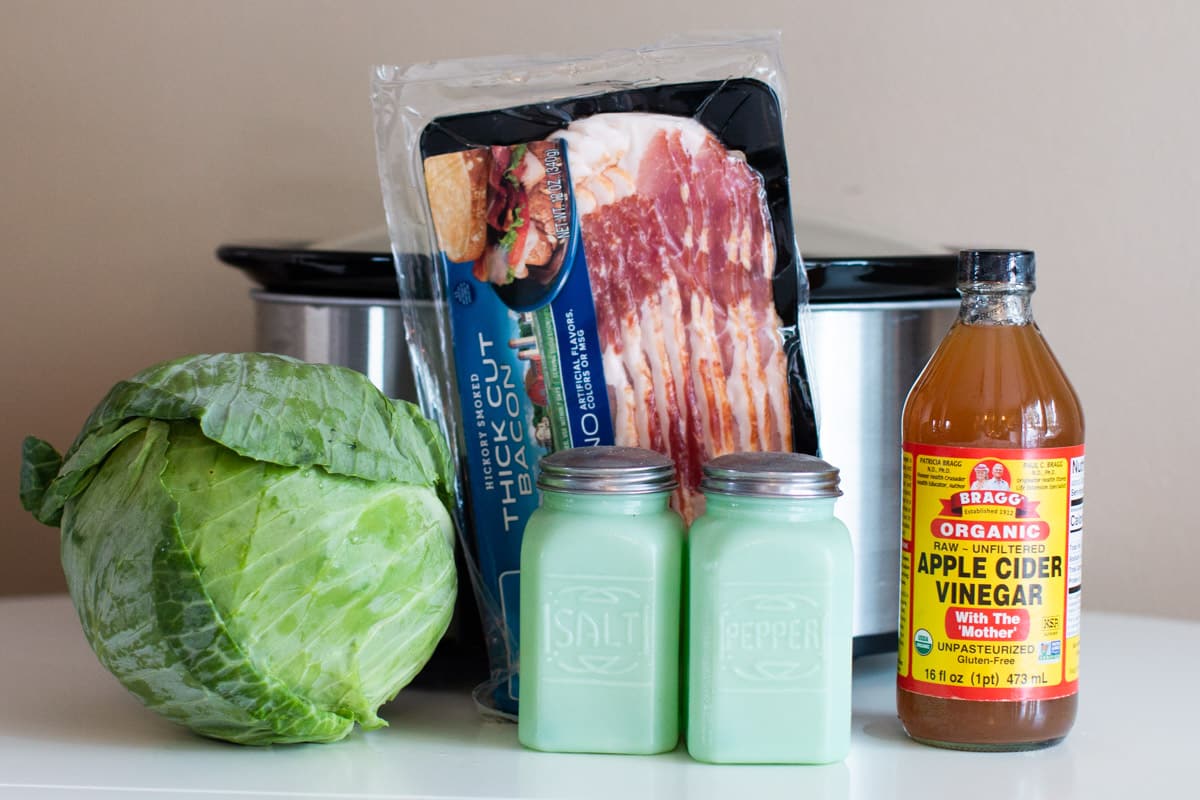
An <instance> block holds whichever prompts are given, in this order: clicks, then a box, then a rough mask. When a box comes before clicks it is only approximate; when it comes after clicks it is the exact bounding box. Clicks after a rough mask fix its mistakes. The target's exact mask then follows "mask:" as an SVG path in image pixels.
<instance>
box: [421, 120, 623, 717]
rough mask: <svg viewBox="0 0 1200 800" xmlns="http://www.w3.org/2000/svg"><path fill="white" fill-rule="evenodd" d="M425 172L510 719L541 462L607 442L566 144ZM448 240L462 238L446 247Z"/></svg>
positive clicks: (471, 498)
mask: <svg viewBox="0 0 1200 800" xmlns="http://www.w3.org/2000/svg"><path fill="white" fill-rule="evenodd" d="M435 161H437V162H438V163H436V164H434V163H431V162H435ZM447 174H448V175H450V176H451V177H450V178H447V180H451V181H452V180H455V179H457V180H458V181H459V185H453V184H452V185H450V186H448V187H446V191H447V194H446V195H445V196H444V197H439V196H438V187H437V186H435V185H434V177H431V176H443V175H447ZM426 176H427V184H428V189H429V192H430V204H431V206H432V207H433V210H434V220H435V225H436V226H437V228H438V238H439V242H440V244H441V246H442V259H443V263H444V266H445V269H444V275H445V281H446V284H445V289H446V296H447V298H448V300H449V312H450V323H451V331H452V340H453V349H454V365H455V374H456V378H457V382H458V392H459V402H460V404H461V408H462V417H463V426H462V430H463V437H462V447H463V455H464V456H465V460H466V470H467V481H466V482H465V483H466V492H467V498H466V500H467V503H468V506H469V514H468V519H469V520H470V521H471V525H472V527H473V530H472V531H470V532H469V533H470V534H471V535H472V536H473V539H474V542H475V544H476V550H477V553H478V562H479V571H480V577H481V580H482V581H483V583H484V588H485V590H486V591H487V592H488V593H489V594H491V595H492V598H490V599H489V601H490V602H495V603H496V605H497V606H498V608H497V612H498V613H499V614H500V615H501V618H502V624H503V625H504V626H505V628H506V630H505V636H504V637H503V639H504V641H503V642H502V644H503V648H504V652H503V653H502V654H501V653H493V654H492V659H493V666H495V665H496V663H497V662H498V661H499V660H500V659H503V661H504V662H505V663H506V664H507V670H506V673H507V676H506V681H505V683H504V684H503V685H501V686H500V687H499V688H498V689H497V690H496V693H495V696H494V699H495V701H496V704H497V706H498V707H499V708H501V709H502V710H507V711H515V710H516V701H517V699H518V695H519V690H518V684H517V678H516V665H517V664H519V663H520V655H519V631H520V607H519V590H518V584H519V569H520V556H521V537H522V533H523V532H524V529H525V523H526V522H527V521H528V519H529V516H530V514H532V513H533V511H534V509H536V508H537V505H538V497H537V489H536V487H535V481H536V469H537V461H538V459H539V458H540V457H541V456H542V455H544V454H545V453H547V452H548V451H549V450H551V449H554V448H565V447H574V446H582V445H599V444H612V443H613V428H612V416H611V414H610V411H609V404H608V394H607V390H606V388H605V381H604V374H603V368H602V366H601V349H600V342H599V337H598V336H597V328H596V311H595V304H594V302H593V299H592V288H591V282H590V281H589V279H588V270H587V263H586V260H585V257H584V249H583V247H582V246H581V244H580V241H579V232H578V224H577V220H576V218H575V213H574V204H573V199H572V192H571V189H570V180H569V175H568V168H567V164H566V152H565V148H563V147H562V146H561V144H559V143H556V142H533V143H529V144H522V145H516V146H514V147H491V148H480V149H477V150H472V151H465V152H462V153H451V154H446V155H442V156H435V157H433V158H431V159H427V161H426ZM463 176H466V177H467V178H468V179H469V185H464V184H463V181H462V178H463ZM481 185H484V186H486V189H481V188H480V186H481ZM471 197H474V198H476V199H477V200H478V201H480V202H478V203H477V204H476V207H475V208H473V209H472V208H470V207H469V204H468V203H465V202H461V200H462V199H463V198H468V199H469V198H471ZM443 200H444V201H445V202H442V201H443ZM439 202H442V206H441V208H439V205H438V204H439ZM439 212H440V213H439ZM480 214H482V215H483V220H482V221H481V220H480V219H478V215H480ZM484 222H486V225H484V224H483V223H484ZM451 234H460V235H459V236H458V237H457V239H456V240H455V241H453V242H451V241H449V239H450V238H451ZM452 256H453V257H452ZM455 257H456V258H457V260H455ZM497 646H498V645H497Z"/></svg>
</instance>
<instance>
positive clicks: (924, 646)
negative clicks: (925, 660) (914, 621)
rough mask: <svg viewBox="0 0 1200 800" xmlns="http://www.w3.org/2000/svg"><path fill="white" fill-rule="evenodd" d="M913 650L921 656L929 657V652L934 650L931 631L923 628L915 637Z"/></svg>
mask: <svg viewBox="0 0 1200 800" xmlns="http://www.w3.org/2000/svg"><path fill="white" fill-rule="evenodd" d="M913 648H914V649H915V650H916V651H917V653H918V654H919V655H923V656H927V655H929V651H931V650H933V637H932V636H930V635H929V631H927V630H925V629H924V628H921V629H920V630H919V631H917V632H916V634H914V635H913Z"/></svg>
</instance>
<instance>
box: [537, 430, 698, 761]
mask: <svg viewBox="0 0 1200 800" xmlns="http://www.w3.org/2000/svg"><path fill="white" fill-rule="evenodd" d="M676 485H677V484H676V480H675V466H674V464H673V463H672V462H671V460H670V459H669V458H667V457H665V456H662V455H660V454H658V453H654V452H652V451H649V450H643V449H640V448H632V447H581V448H573V449H569V450H561V451H559V452H556V453H553V454H551V455H548V456H546V457H544V458H543V459H542V460H541V462H540V464H539V475H538V488H539V489H540V490H541V492H542V498H541V506H540V507H539V508H538V509H537V510H536V511H535V512H534V513H533V515H532V516H531V517H530V519H529V522H528V524H527V525H526V527H525V535H524V540H523V541H522V545H521V612H520V617H521V632H520V635H521V641H520V645H521V654H520V662H521V663H520V674H521V700H520V711H519V714H518V738H519V739H520V741H521V743H522V744H523V745H525V746H526V747H531V748H534V749H537V750H549V751H558V752H589V753H628V754H649V753H661V752H664V751H667V750H673V749H674V748H675V746H676V745H677V744H678V742H679V630H680V604H681V597H680V594H681V589H680V581H681V574H682V568H683V521H682V520H681V519H680V518H679V515H678V514H676V513H675V512H674V511H672V510H670V508H668V506H667V502H668V500H669V499H670V495H671V492H672V491H673V490H674V489H675V487H676Z"/></svg>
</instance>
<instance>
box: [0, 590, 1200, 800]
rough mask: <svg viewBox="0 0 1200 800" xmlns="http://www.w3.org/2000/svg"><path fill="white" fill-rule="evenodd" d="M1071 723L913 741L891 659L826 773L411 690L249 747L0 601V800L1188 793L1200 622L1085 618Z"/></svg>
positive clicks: (64, 611)
mask: <svg viewBox="0 0 1200 800" xmlns="http://www.w3.org/2000/svg"><path fill="white" fill-rule="evenodd" d="M1082 644H1083V661H1082V666H1081V681H1080V686H1081V688H1080V713H1079V719H1078V722H1077V723H1076V725H1075V730H1074V731H1073V732H1072V733H1071V735H1070V736H1069V737H1068V738H1067V740H1066V741H1065V742H1064V743H1063V744H1061V745H1059V746H1057V747H1054V748H1051V749H1048V750H1042V751H1037V752H1031V753H1011V754H1007V753H1005V754H982V753H980V754H976V753H958V752H950V751H944V750H937V749H934V748H930V747H925V746H922V745H918V744H914V743H912V742H910V741H908V740H907V739H906V738H905V737H904V734H903V732H902V731H901V729H900V726H899V724H898V723H897V721H896V717H895V705H894V669H895V667H894V656H875V657H871V658H867V659H863V660H860V661H859V662H858V663H857V665H856V669H855V676H854V739H853V745H852V747H851V752H850V757H849V758H848V759H847V760H846V762H845V763H843V764H837V765H833V766H827V767H739V766H711V765H705V764H699V763H696V762H693V761H691V760H690V759H689V758H688V756H687V753H686V751H684V750H683V749H682V748H681V749H679V750H677V751H676V752H674V753H671V754H667V755H662V756H587V755H561V754H552V753H535V752H531V751H527V750H523V749H522V748H521V746H520V745H519V744H518V743H517V730H516V726H515V725H511V724H506V723H498V722H485V721H482V720H481V719H480V718H479V716H478V715H477V714H476V712H475V708H474V706H473V704H472V702H471V700H470V698H469V696H468V695H467V694H466V693H465V692H463V693H461V694H454V693H435V692H427V691H421V690H407V691H405V692H402V693H401V694H400V696H399V697H398V698H397V699H396V700H395V701H394V702H393V703H391V704H389V705H388V706H386V707H385V708H384V711H383V716H384V717H385V718H387V719H388V720H389V722H390V723H391V727H389V728H386V729H384V730H380V731H375V732H372V733H363V732H361V731H357V732H355V733H354V734H352V735H351V736H350V737H349V738H348V739H346V740H344V741H342V742H339V743H336V744H324V745H288V746H276V747H268V748H249V747H239V746H237V745H229V744H223V743H220V742H214V741H209V740H206V739H202V738H199V737H196V736H193V735H191V734H190V733H188V732H187V731H186V730H184V729H182V728H179V727H177V726H175V725H173V724H171V723H169V722H166V721H165V720H162V719H160V718H159V717H157V716H156V715H154V714H152V713H151V712H149V711H147V710H145V709H143V708H142V706H141V704H140V703H138V701H137V700H135V699H134V698H133V697H132V696H131V695H129V694H127V693H126V692H125V690H124V689H122V688H121V686H120V685H119V684H118V683H117V682H116V680H115V679H114V678H112V677H111V676H110V675H108V673H107V672H105V671H104V669H103V668H102V667H101V666H100V665H99V663H98V662H97V661H96V658H95V656H93V655H92V653H91V651H90V650H89V649H88V646H87V643H86V642H85V641H84V638H83V634H82V632H81V631H80V628H79V623H78V620H77V619H76V617H75V613H74V610H73V609H72V608H71V604H70V602H69V601H68V599H67V598H66V597H62V596H55V597H40V598H21V599H8V600H2V601H0V797H3V798H8V797H21V798H24V797H29V798H44V799H45V800H50V799H52V798H53V799H54V800H58V799H59V798H102V797H133V798H152V797H180V796H188V795H190V796H193V797H209V796H214V797H218V796H219V797H231V798H264V797H265V798H270V797H305V798H411V797H439V798H551V797H553V798H606V799H607V798H612V799H614V800H615V799H616V798H643V797H645V798H650V797H665V798H674V797H680V798H682V797H687V798H705V797H712V798H735V800H759V799H760V798H768V797H789V798H798V799H802V800H815V798H836V799H837V800H845V799H848V798H855V800H886V798H893V797H904V798H945V797H955V796H966V797H968V798H970V800H990V799H991V798H996V800H1037V799H1038V798H1047V799H1048V800H1049V799H1050V798H1053V800H1066V799H1067V798H1088V799H1089V800H1095V799H1096V798H1110V797H1111V798H1121V800H1130V798H1133V799H1134V800H1143V799H1148V798H1157V797H1164V798H1165V797H1170V798H1188V797H1196V796H1200V787H1198V786H1197V780H1196V779H1195V777H1194V775H1193V773H1192V772H1191V767H1192V766H1193V764H1192V763H1191V762H1192V759H1195V758H1197V750H1196V747H1195V744H1194V742H1195V740H1196V737H1197V734H1196V731H1197V729H1198V728H1200V695H1198V693H1197V684H1198V683H1200V681H1198V680H1197V677H1196V676H1197V674H1198V673H1197V665H1200V624H1198V623H1190V622H1178V621H1169V620H1160V619H1150V618H1142V617H1132V616H1121V615H1112V614H1099V613H1091V614H1089V613H1085V615H1084V630H1083V640H1082Z"/></svg>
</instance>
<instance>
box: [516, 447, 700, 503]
mask: <svg viewBox="0 0 1200 800" xmlns="http://www.w3.org/2000/svg"><path fill="white" fill-rule="evenodd" d="M537 485H538V488H539V489H548V490H550V491H556V492H579V493H583V494H653V493H657V492H670V491H674V490H675V487H676V486H678V485H679V482H678V481H677V480H676V479H675V462H673V461H671V459H669V458H667V457H666V456H664V455H662V454H661V453H656V452H654V451H653V450H644V449H642V448H640V447H616V446H612V445H605V446H600V447H572V448H570V449H567V450H559V451H558V452H555V453H551V454H549V455H547V456H544V457H542V459H541V460H540V461H539V462H538V479H537Z"/></svg>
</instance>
